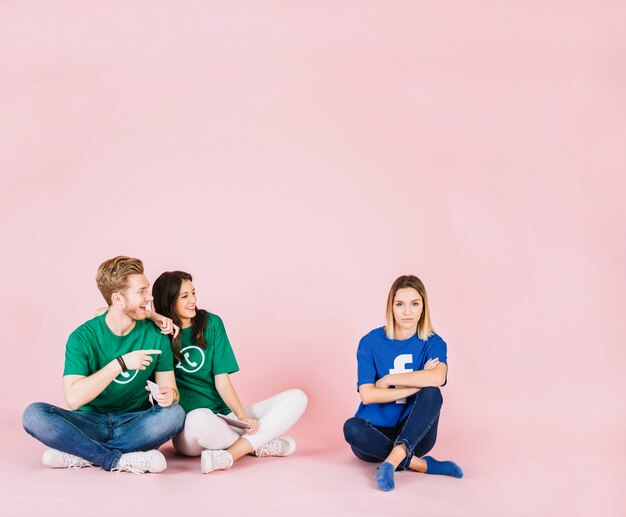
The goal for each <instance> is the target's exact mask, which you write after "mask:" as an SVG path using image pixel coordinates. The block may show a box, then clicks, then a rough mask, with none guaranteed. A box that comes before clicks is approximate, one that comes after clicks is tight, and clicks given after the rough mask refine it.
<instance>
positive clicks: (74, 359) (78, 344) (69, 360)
mask: <svg viewBox="0 0 626 517" xmlns="http://www.w3.org/2000/svg"><path fill="white" fill-rule="evenodd" d="M90 373H91V372H90V371H89V359H88V356H87V344H86V343H85V341H84V337H82V336H80V335H78V334H77V333H76V332H72V334H70V337H69V338H68V340H67V345H66V346H65V368H64V369H63V375H83V376H87V375H89V374H90Z"/></svg>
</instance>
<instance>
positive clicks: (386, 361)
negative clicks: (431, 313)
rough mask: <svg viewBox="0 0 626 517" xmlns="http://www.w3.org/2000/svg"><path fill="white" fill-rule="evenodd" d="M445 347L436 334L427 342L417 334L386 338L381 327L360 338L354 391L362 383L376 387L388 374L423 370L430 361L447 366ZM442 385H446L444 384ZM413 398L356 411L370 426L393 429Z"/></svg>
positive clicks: (401, 419) (406, 413) (361, 406)
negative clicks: (406, 336)
mask: <svg viewBox="0 0 626 517" xmlns="http://www.w3.org/2000/svg"><path fill="white" fill-rule="evenodd" d="M447 349H448V347H447V345H446V342H445V341H444V340H443V339H441V337H439V336H438V335H437V334H433V335H432V336H430V337H429V338H428V339H427V340H426V341H423V340H421V339H420V338H419V337H418V336H417V334H415V335H413V336H412V337H410V338H408V339H403V340H399V339H389V338H388V337H387V334H385V329H384V328H383V327H380V328H377V329H374V330H372V331H371V332H370V333H369V334H366V335H365V336H363V338H362V339H361V341H360V342H359V348H358V350H357V353H356V359H357V363H358V380H357V388H358V387H359V386H361V385H362V384H376V381H377V380H378V379H380V378H382V377H384V376H385V375H387V374H394V373H407V372H415V371H418V370H423V369H424V365H425V364H426V362H427V361H428V360H430V359H435V358H438V359H439V362H440V363H445V364H446V365H447V364H448V358H447ZM444 384H445V383H444ZM412 400H413V397H409V398H408V399H401V400H397V401H395V402H387V403H385V404H367V405H365V404H363V403H361V405H360V406H359V409H358V411H357V412H356V415H355V416H357V417H359V418H364V419H365V420H367V421H368V422H370V423H371V424H373V425H376V426H380V427H395V426H396V425H398V424H399V423H400V422H402V421H403V420H404V419H405V418H406V417H407V416H408V414H409V411H410V407H411V405H410V402H411V401H412Z"/></svg>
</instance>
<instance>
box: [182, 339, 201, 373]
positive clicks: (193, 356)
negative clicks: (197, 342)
mask: <svg viewBox="0 0 626 517" xmlns="http://www.w3.org/2000/svg"><path fill="white" fill-rule="evenodd" d="M180 355H181V359H180V361H179V362H178V364H177V365H176V368H180V369H181V370H182V371H183V372H187V373H194V372H197V371H198V370H199V369H200V368H202V365H203V364H204V351H203V350H202V348H200V347H199V346H193V345H190V346H186V347H185V348H183V349H182V350H181V351H180Z"/></svg>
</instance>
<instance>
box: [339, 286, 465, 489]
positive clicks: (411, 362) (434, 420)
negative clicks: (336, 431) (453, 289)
mask: <svg viewBox="0 0 626 517" xmlns="http://www.w3.org/2000/svg"><path fill="white" fill-rule="evenodd" d="M386 319H387V326H386V327H380V328H377V329H375V330H372V331H371V332H370V333H369V334H367V335H365V336H364V337H363V338H362V339H361V341H360V343H359V348H358V351H357V362H358V382H357V386H358V389H359V395H360V396H361V405H360V406H359V409H358V411H357V412H356V415H355V416H354V417H353V418H350V419H348V420H347V421H346V423H345V424H344V427H343V432H344V436H345V439H346V441H347V442H348V443H349V444H350V446H351V447H352V451H353V452H354V454H355V455H356V457H357V458H359V459H362V460H364V461H370V462H375V463H379V462H382V463H381V465H380V466H379V467H378V469H377V470H376V482H377V483H378V486H379V487H380V488H381V490H385V491H389V490H392V489H393V487H394V479H393V478H394V472H395V470H414V471H416V472H423V473H426V474H443V475H447V476H452V477H457V478H461V477H463V471H462V470H461V468H460V467H459V466H458V465H457V464H456V463H454V462H452V461H437V460H436V459H434V458H432V457H430V456H424V455H425V454H426V453H427V452H429V451H430V450H431V449H432V448H433V446H434V445H435V440H436V438H437V425H438V423H439V412H440V410H441V404H442V402H443V399H442V398H441V391H440V389H439V387H440V386H443V385H444V384H445V383H446V375H447V372H448V361H447V357H446V355H447V347H446V343H445V341H444V340H443V339H441V337H439V336H438V335H437V334H435V331H434V329H433V326H432V323H431V321H430V311H429V308H428V296H427V295H426V288H425V287H424V284H423V283H422V281H421V280H420V279H419V278H417V277H415V276H413V275H408V276H401V277H400V278H398V279H397V280H396V281H395V282H394V283H393V285H392V286H391V289H390V290H389V296H388V298H387V318H386Z"/></svg>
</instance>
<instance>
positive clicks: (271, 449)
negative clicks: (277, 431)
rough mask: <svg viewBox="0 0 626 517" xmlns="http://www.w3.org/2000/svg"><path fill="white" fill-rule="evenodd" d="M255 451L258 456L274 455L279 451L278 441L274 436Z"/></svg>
mask: <svg viewBox="0 0 626 517" xmlns="http://www.w3.org/2000/svg"><path fill="white" fill-rule="evenodd" d="M255 452H256V455H257V456H258V457H259V458H263V457H264V456H276V455H278V454H280V452H281V450H280V441H279V440H278V439H276V438H274V439H273V440H270V441H269V442H267V443H266V444H265V445H263V447H259V448H258V449H257V450H256V451H255Z"/></svg>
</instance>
